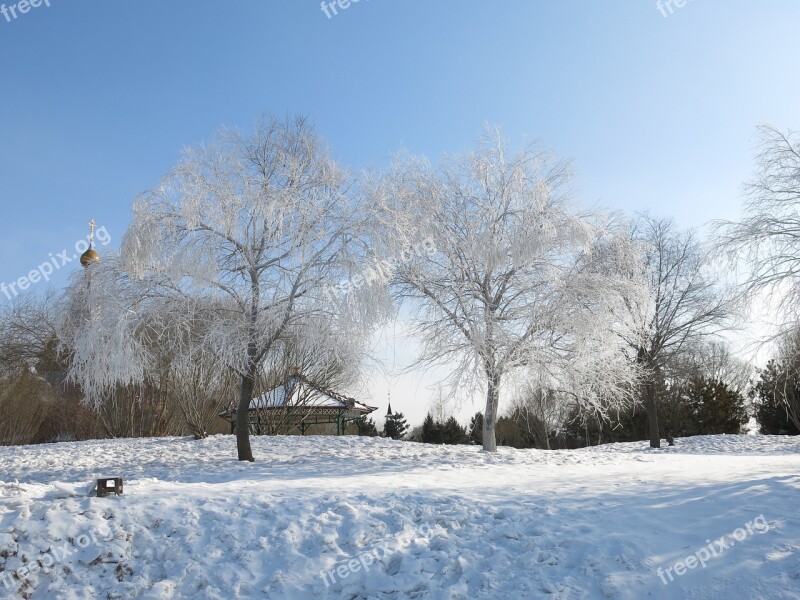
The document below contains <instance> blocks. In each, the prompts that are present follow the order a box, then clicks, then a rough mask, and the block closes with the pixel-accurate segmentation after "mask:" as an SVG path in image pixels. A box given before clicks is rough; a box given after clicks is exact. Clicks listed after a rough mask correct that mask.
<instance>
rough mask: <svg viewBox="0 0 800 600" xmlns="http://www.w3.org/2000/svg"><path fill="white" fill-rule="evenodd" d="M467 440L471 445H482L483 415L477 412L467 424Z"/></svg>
mask: <svg viewBox="0 0 800 600" xmlns="http://www.w3.org/2000/svg"><path fill="white" fill-rule="evenodd" d="M469 439H470V440H472V443H473V444H477V445H479V446H482V445H483V413H482V412H480V411H478V412H476V413H475V414H474V415H473V416H472V419H471V420H470V422H469Z"/></svg>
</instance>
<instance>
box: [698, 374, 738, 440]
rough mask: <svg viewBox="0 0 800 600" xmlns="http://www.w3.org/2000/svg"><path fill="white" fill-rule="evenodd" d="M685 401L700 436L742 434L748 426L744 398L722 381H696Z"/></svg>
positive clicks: (699, 379) (701, 378)
mask: <svg viewBox="0 0 800 600" xmlns="http://www.w3.org/2000/svg"><path fill="white" fill-rule="evenodd" d="M688 401H689V404H690V405H691V406H692V408H693V411H694V418H695V421H696V424H697V432H698V433H699V434H700V435H714V434H720V433H728V434H736V433H741V432H742V428H743V427H744V426H745V425H746V424H747V421H748V418H749V417H748V414H747V409H746V407H745V405H744V398H743V397H742V395H741V394H740V393H738V392H734V391H733V390H731V389H730V388H729V387H728V386H727V385H726V384H725V383H724V382H722V381H714V380H711V379H706V378H705V377H697V378H695V379H694V380H693V381H692V383H691V385H690V386H689V390H688Z"/></svg>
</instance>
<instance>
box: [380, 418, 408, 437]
mask: <svg viewBox="0 0 800 600" xmlns="http://www.w3.org/2000/svg"><path fill="white" fill-rule="evenodd" d="M406 431H408V423H407V422H406V417H405V415H404V414H403V413H394V414H393V415H387V416H386V424H385V425H384V426H383V434H384V435H385V436H386V437H388V438H392V439H393V440H401V439H403V437H404V436H405V435H406Z"/></svg>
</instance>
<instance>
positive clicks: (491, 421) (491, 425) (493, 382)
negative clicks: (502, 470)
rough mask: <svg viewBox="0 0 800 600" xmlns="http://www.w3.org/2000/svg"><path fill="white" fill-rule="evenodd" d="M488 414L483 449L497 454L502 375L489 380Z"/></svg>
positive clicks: (487, 395)
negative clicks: (496, 427) (496, 431)
mask: <svg viewBox="0 0 800 600" xmlns="http://www.w3.org/2000/svg"><path fill="white" fill-rule="evenodd" d="M487 380H488V385H487V388H486V412H485V413H484V415H483V449H484V451H486V452H497V438H496V436H495V426H496V425H497V407H498V406H499V405H500V375H498V374H492V375H489V377H488V378H487Z"/></svg>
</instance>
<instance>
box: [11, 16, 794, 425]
mask: <svg viewBox="0 0 800 600" xmlns="http://www.w3.org/2000/svg"><path fill="white" fill-rule="evenodd" d="M3 1H4V0H0V5H2V3H3ZM18 1H19V0H5V5H6V9H7V10H6V12H7V14H8V17H5V16H3V14H2V13H0V56H2V61H1V62H0V93H1V94H2V96H1V97H2V104H0V206H2V219H1V220H0V248H2V261H0V282H5V283H10V282H12V281H15V280H16V279H17V278H19V277H20V276H22V275H25V274H26V273H27V272H28V271H30V270H31V269H34V268H36V267H37V265H39V264H40V263H42V262H44V261H46V260H48V258H49V254H50V253H53V254H57V253H59V252H60V251H61V250H62V249H64V248H70V254H71V253H72V250H71V248H72V247H73V246H74V244H75V242H76V241H77V240H78V239H80V238H81V237H82V236H84V235H85V234H86V229H87V227H86V222H87V221H88V219H89V218H90V217H92V218H94V219H95V220H96V221H97V223H98V225H102V226H104V227H106V229H107V230H108V232H109V233H110V235H111V236H112V242H111V244H110V247H111V248H116V247H117V245H118V242H119V240H120V238H121V237H122V235H123V233H124V231H125V229H126V227H127V225H128V223H129V220H130V205H131V201H132V200H133V198H134V197H135V196H136V194H137V193H138V192H140V191H141V190H144V189H146V188H149V187H152V186H155V185H157V184H158V181H159V178H160V177H161V176H162V175H163V174H164V173H165V172H166V171H167V170H169V168H170V167H171V166H172V165H173V164H174V163H175V162H176V160H177V159H178V157H179V152H180V150H181V148H182V147H184V146H192V145H196V144H198V143H200V142H202V141H203V140H207V139H209V138H210V137H211V136H212V135H213V134H214V132H215V131H216V130H217V129H218V128H219V127H220V126H222V125H227V126H238V127H243V128H248V127H250V126H251V125H252V124H253V123H254V121H255V120H256V119H257V118H258V117H259V115H262V114H265V113H276V114H279V115H282V114H284V113H302V114H307V115H310V116H312V117H313V118H314V120H315V121H316V124H317V127H318V129H319V130H320V131H321V133H322V134H323V135H324V136H325V138H326V139H327V140H328V142H329V143H330V145H331V146H332V148H333V151H334V153H335V155H336V157H337V158H338V159H339V160H340V161H341V162H342V163H344V164H345V165H346V166H348V167H350V168H353V169H358V168H361V167H367V166H371V167H375V166H377V167H380V166H382V165H385V164H386V163H387V161H388V159H389V157H390V155H391V153H392V152H394V151H396V150H398V149H400V148H404V149H407V150H410V151H412V152H418V153H424V154H427V155H428V156H430V157H431V158H436V157H438V156H440V155H441V154H442V153H444V152H457V151H459V150H462V149H465V148H469V147H471V146H472V145H473V144H474V143H475V141H476V139H477V138H478V136H479V135H480V133H481V131H482V128H483V125H484V123H485V122H488V123H490V124H495V125H501V126H502V127H503V131H504V134H505V135H506V136H507V137H508V138H510V139H511V140H513V141H515V142H522V141H523V140H524V139H526V137H527V138H528V139H529V138H539V139H541V140H542V141H543V142H544V143H545V144H546V145H547V146H549V147H551V148H552V149H554V150H555V151H557V152H558V153H559V154H560V155H562V156H567V157H572V158H573V159H574V160H575V164H576V167H577V169H578V171H579V172H580V175H581V177H580V180H579V188H580V190H581V199H582V201H584V202H585V203H587V204H595V203H600V204H602V205H605V206H609V207H612V208H618V209H623V210H626V211H635V210H650V211H652V212H655V213H658V214H667V215H672V216H674V217H675V218H676V219H677V220H678V222H679V223H681V224H683V225H693V226H701V225H702V224H704V223H706V222H707V221H709V220H711V219H713V218H734V217H736V215H737V214H738V211H739V206H740V200H741V193H740V189H741V184H742V182H743V181H744V180H745V179H746V178H747V177H748V176H749V174H750V173H751V171H752V164H753V161H752V156H753V134H754V130H755V127H756V125H758V124H760V123H772V124H775V125H777V126H779V127H781V128H784V129H786V128H793V129H800V61H798V58H800V57H799V56H798V52H800V45H798V32H799V31H800V3H798V2H797V0H765V1H763V2H752V1H745V0H734V1H731V0H725V1H723V0H687V2H686V4H685V6H683V7H681V8H678V7H676V6H675V5H674V2H675V0H673V2H672V6H673V8H672V10H673V12H672V14H669V8H667V7H666V6H665V9H664V10H665V12H666V14H667V16H666V17H664V16H663V15H662V12H661V11H660V10H659V9H658V8H657V6H656V1H655V0H608V1H606V2H598V1H590V0H584V1H576V0H549V1H545V0H491V1H490V0H483V1H479V0H361V1H360V2H358V3H353V4H351V5H350V6H349V8H347V9H346V10H342V9H340V8H337V11H338V13H339V14H338V15H335V16H333V15H332V11H331V10H330V9H329V13H331V16H332V18H328V17H326V15H325V13H324V12H323V11H322V10H321V7H320V2H319V0H280V1H279V0H227V1H225V2H223V1H221V0H220V1H217V2H212V1H210V0H170V1H164V0H137V1H136V2H133V1H126V2H121V1H115V2H109V1H108V0H48V3H49V4H50V6H49V7H48V6H46V3H45V0H42V2H41V6H39V7H38V8H30V10H29V11H28V12H27V13H25V14H21V13H20V12H19V8H20V7H19V6H17V2H18ZM665 4H666V3H665ZM11 6H14V7H15V8H16V10H15V11H10V10H9V7H11ZM0 8H2V6H0ZM13 14H16V15H17V17H16V18H13V17H12V15H13ZM100 251H101V253H102V252H103V249H102V248H100ZM75 264H76V263H72V264H70V265H67V266H66V267H64V268H63V269H62V270H61V272H59V273H58V276H57V277H56V278H55V280H54V281H55V285H57V286H61V285H63V283H64V281H65V274H66V272H67V271H69V270H73V269H75V268H77V267H76V266H74V265H75ZM36 287H37V289H40V288H41V289H43V287H44V286H43V284H38V285H37V286H36ZM0 302H3V303H5V302H7V300H6V298H5V296H3V295H0ZM393 350H394V351H396V352H398V354H400V355H402V354H408V348H407V347H406V346H403V347H402V348H399V349H398V348H394V349H393ZM388 387H393V388H394V392H393V403H394V405H395V408H398V409H401V410H404V411H405V412H406V414H407V415H408V416H410V417H411V420H412V421H413V422H419V421H421V419H422V417H423V416H424V413H425V411H426V408H427V402H428V396H429V392H428V391H427V390H426V388H425V386H424V385H423V384H422V383H421V382H420V381H419V380H418V379H417V378H415V377H413V376H409V377H404V378H400V379H393V380H391V381H387V380H384V379H383V378H381V377H377V378H376V380H375V381H374V382H373V385H372V386H371V389H370V395H371V396H373V399H374V400H375V401H377V402H378V403H379V404H380V405H381V407H382V409H381V411H380V413H381V414H383V413H384V412H385V409H384V408H383V407H385V395H386V389H387V388H388ZM476 408H477V407H472V406H470V407H466V408H465V409H464V410H463V413H462V414H464V415H466V414H468V413H470V412H474V410H475V409H476Z"/></svg>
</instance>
